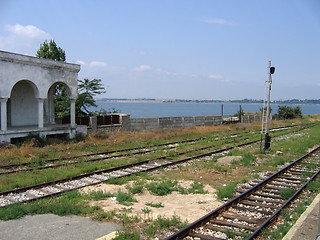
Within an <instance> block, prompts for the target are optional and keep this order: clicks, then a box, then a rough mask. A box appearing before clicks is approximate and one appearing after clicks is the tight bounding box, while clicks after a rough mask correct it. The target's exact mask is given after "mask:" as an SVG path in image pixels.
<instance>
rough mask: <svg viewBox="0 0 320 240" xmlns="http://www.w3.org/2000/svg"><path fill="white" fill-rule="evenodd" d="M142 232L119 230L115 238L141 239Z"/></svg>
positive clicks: (124, 239) (123, 239)
mask: <svg viewBox="0 0 320 240" xmlns="http://www.w3.org/2000/svg"><path fill="white" fill-rule="evenodd" d="M140 239H141V238H140V234H139V232H138V231H135V232H133V233H132V232H131V231H129V230H126V231H118V232H117V233H116V237H115V238H113V240H140Z"/></svg>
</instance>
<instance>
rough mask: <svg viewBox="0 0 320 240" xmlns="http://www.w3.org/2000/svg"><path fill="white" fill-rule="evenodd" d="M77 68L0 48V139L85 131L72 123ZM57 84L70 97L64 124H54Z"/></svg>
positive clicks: (74, 65)
mask: <svg viewBox="0 0 320 240" xmlns="http://www.w3.org/2000/svg"><path fill="white" fill-rule="evenodd" d="M79 71H80V66H79V65H77V64H70V63H65V62H58V61H53V60H49V59H43V58H37V57H30V56H25V55H21V54H15V53H10V52H4V51H0V102H1V105H0V109H1V115H0V118H1V127H0V142H10V140H11V139H12V138H19V137H24V136H27V135H28V134H30V133H35V134H39V135H41V136H47V135H52V134H69V136H70V137H73V136H75V134H76V132H77V131H81V130H82V131H86V130H84V128H81V127H78V128H77V126H76V123H75V101H76V98H77V79H78V72H79ZM57 84H63V85H64V86H65V88H66V89H67V91H68V93H69V97H70V102H71V104H70V111H71V115H70V124H67V125H58V124H56V123H55V122H56V119H55V110H54V101H53V100H54V98H53V96H54V91H55V87H56V85H57ZM84 134H85V133H84Z"/></svg>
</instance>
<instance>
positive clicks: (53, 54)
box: [36, 40, 66, 62]
mask: <svg viewBox="0 0 320 240" xmlns="http://www.w3.org/2000/svg"><path fill="white" fill-rule="evenodd" d="M36 57H39V58H48V59H51V60H56V61H61V62H65V61H66V53H65V51H64V50H62V49H61V48H60V47H58V46H57V44H56V43H55V41H54V40H50V42H49V43H48V41H47V40H46V41H45V42H44V43H42V44H40V48H39V49H38V51H37V54H36Z"/></svg>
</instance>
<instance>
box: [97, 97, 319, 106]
mask: <svg viewBox="0 0 320 240" xmlns="http://www.w3.org/2000/svg"><path fill="white" fill-rule="evenodd" d="M96 100H97V101H103V102H120V103H202V104H263V101H262V100H254V101H245V100H231V101H229V100H228V101H227V100H226V101H223V100H180V99H176V100H175V99H172V100H171V99H106V98H103V99H96ZM271 104H279V105H320V100H319V103H308V102H304V101H301V102H291V100H288V101H281V102H279V101H274V102H271Z"/></svg>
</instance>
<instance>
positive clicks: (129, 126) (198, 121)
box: [88, 114, 261, 133]
mask: <svg viewBox="0 0 320 240" xmlns="http://www.w3.org/2000/svg"><path fill="white" fill-rule="evenodd" d="M260 120H261V118H260V116H254V115H252V116H242V118H241V122H242V123H249V122H255V121H260ZM235 122H239V118H238V117H232V116H197V117H162V118H130V115H128V114H119V123H117V124H110V125H99V124H97V117H90V125H89V126H88V133H91V132H110V131H115V130H125V131H143V130H153V129H168V128H183V127H194V126H217V125H221V124H228V123H235Z"/></svg>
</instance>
